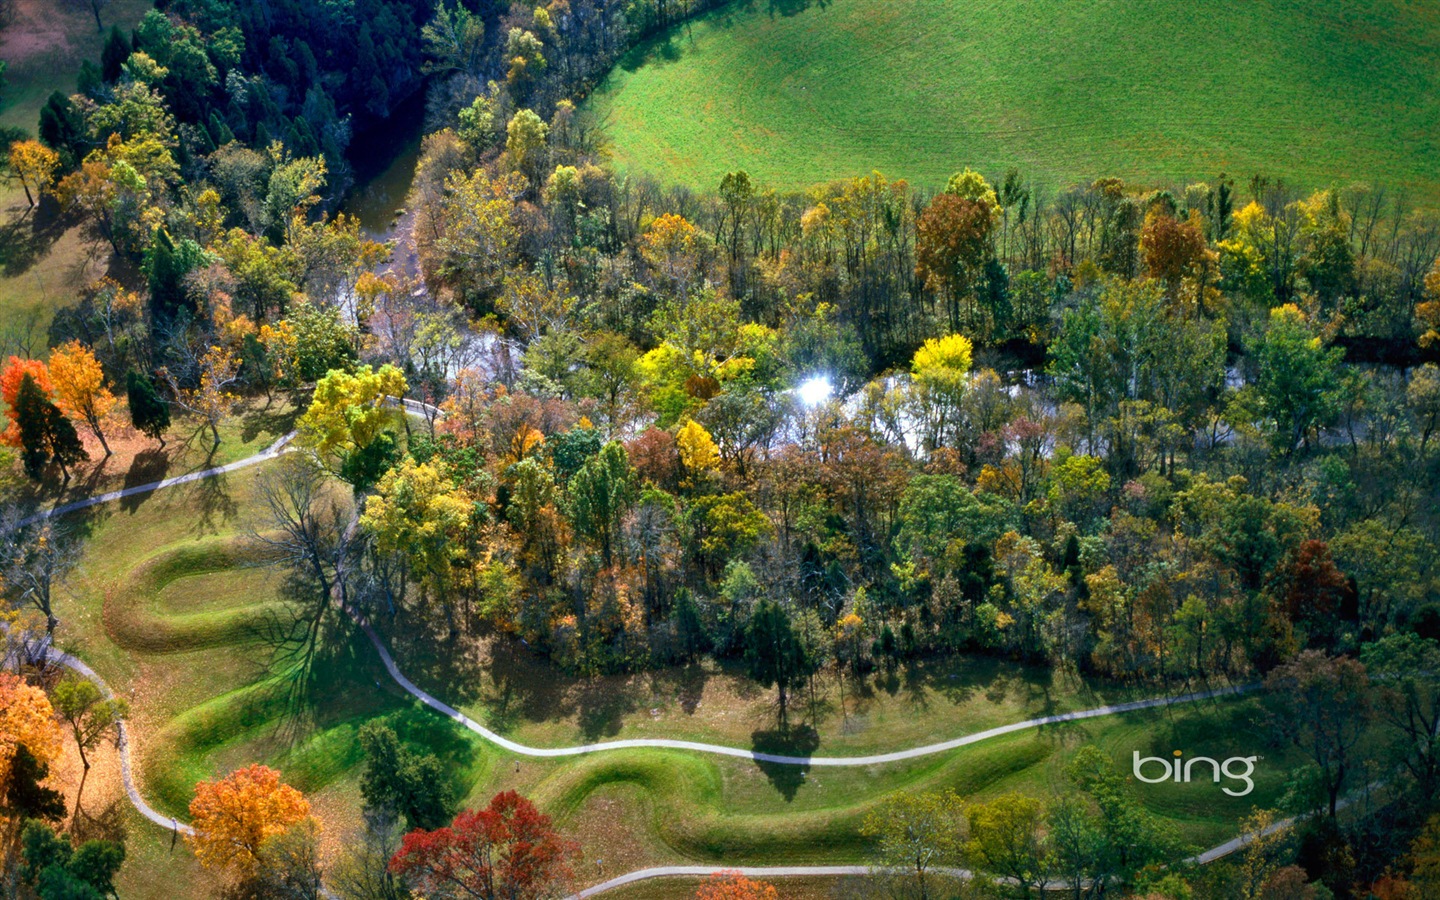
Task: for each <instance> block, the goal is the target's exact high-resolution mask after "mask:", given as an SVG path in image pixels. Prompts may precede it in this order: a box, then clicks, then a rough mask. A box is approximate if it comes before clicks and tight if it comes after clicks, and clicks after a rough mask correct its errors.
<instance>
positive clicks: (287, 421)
mask: <svg viewBox="0 0 1440 900" xmlns="http://www.w3.org/2000/svg"><path fill="white" fill-rule="evenodd" d="M299 416H300V409H299V407H295V406H284V407H279V408H276V407H274V406H271V405H269V404H266V405H265V406H263V407H261V408H259V409H253V410H250V411H248V412H246V413H245V414H244V415H243V416H241V417H240V439H241V440H243V441H244V442H245V443H247V444H248V443H250V442H251V441H253V440H255V438H256V437H258V436H259V435H262V434H265V435H269V436H270V437H271V438H272V439H276V440H278V439H279V438H280V436H281V435H283V434H288V433H289V432H290V431H292V430H293V429H294V428H295V420H296V419H298V418H299Z"/></svg>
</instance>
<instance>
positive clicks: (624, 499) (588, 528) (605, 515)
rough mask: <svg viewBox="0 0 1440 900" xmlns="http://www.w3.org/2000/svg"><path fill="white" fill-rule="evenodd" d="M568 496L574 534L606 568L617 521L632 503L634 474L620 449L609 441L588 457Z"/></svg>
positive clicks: (618, 521)
mask: <svg viewBox="0 0 1440 900" xmlns="http://www.w3.org/2000/svg"><path fill="white" fill-rule="evenodd" d="M569 492H570V518H571V521H572V522H573V523H574V525H575V530H576V531H577V532H579V533H580V534H581V535H582V536H584V537H586V538H588V539H589V540H591V541H592V542H593V543H595V544H596V545H598V546H599V548H600V556H601V559H602V560H603V561H604V564H605V566H606V568H609V567H610V565H611V564H612V563H613V562H614V558H613V557H614V547H615V542H616V539H617V538H618V536H619V533H620V522H621V519H622V517H623V516H624V515H625V512H626V510H628V509H629V508H630V505H631V504H632V503H633V502H634V501H635V470H634V469H632V468H630V460H629V458H628V457H627V456H626V454H625V447H624V445H623V444H620V443H619V442H616V441H611V442H610V443H608V444H606V445H605V446H604V447H602V448H601V449H600V452H599V453H597V454H595V455H594V456H592V457H590V459H589V460H587V461H586V462H585V464H584V465H582V466H581V467H580V471H578V472H576V473H575V475H574V477H572V478H571V479H570V483H569Z"/></svg>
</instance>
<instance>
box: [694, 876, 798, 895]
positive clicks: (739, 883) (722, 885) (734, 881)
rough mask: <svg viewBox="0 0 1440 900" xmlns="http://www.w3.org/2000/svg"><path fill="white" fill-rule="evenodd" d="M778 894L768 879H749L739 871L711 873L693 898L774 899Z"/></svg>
mask: <svg viewBox="0 0 1440 900" xmlns="http://www.w3.org/2000/svg"><path fill="white" fill-rule="evenodd" d="M779 896H780V894H779V892H778V891H776V890H775V885H773V884H771V883H770V882H768V881H751V880H750V879H749V878H746V877H745V876H744V875H741V874H740V873H739V872H719V873H716V874H714V875H711V876H710V877H709V878H708V879H707V880H706V881H705V883H704V884H702V885H700V889H699V890H697V891H696V892H695V900H776V898H778V897H779Z"/></svg>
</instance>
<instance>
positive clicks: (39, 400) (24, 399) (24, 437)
mask: <svg viewBox="0 0 1440 900" xmlns="http://www.w3.org/2000/svg"><path fill="white" fill-rule="evenodd" d="M15 424H16V426H17V427H18V428H19V429H20V459H21V462H23V463H24V465H25V474H27V475H29V476H30V477H31V478H33V479H35V480H37V481H38V480H39V479H40V478H41V477H42V476H43V475H44V474H45V466H47V465H48V464H50V463H51V462H54V463H58V464H59V466H60V471H61V472H63V473H64V475H65V480H66V481H69V480H70V467H71V466H73V465H74V464H75V463H77V462H80V461H81V460H83V459H88V458H89V457H90V454H88V453H86V452H85V445H84V444H83V443H81V441H80V435H79V434H78V433H77V432H76V431H75V426H74V425H73V424H71V422H70V420H69V419H67V418H65V414H64V413H62V412H61V411H60V407H58V406H56V405H55V404H54V403H52V402H50V400H49V399H48V398H47V397H46V396H45V392H44V391H42V390H41V389H40V385H39V384H37V383H36V382H35V379H34V378H32V377H31V376H29V375H26V376H25V378H24V380H22V381H21V382H20V390H19V391H18V392H17V393H16V395H15Z"/></svg>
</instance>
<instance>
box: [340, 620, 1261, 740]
mask: <svg viewBox="0 0 1440 900" xmlns="http://www.w3.org/2000/svg"><path fill="white" fill-rule="evenodd" d="M357 621H358V622H359V624H360V627H361V629H363V630H364V632H365V634H366V636H368V637H369V638H370V643H371V644H373V645H374V646H375V652H376V653H378V654H379V655H380V661H381V662H383V663H384V664H385V669H386V670H387V671H388V672H389V673H390V677H391V678H393V679H395V683H396V684H398V685H400V687H401V688H403V689H404V690H405V692H406V693H408V694H410V696H412V697H414V698H415V699H417V700H419V701H420V702H421V703H423V704H425V705H426V706H428V707H430V708H431V709H433V710H435V711H436V712H439V713H441V714H443V715H444V716H445V717H446V718H449V719H451V720H453V721H455V722H458V723H459V724H461V725H463V726H465V727H466V728H468V729H470V730H471V731H473V732H475V733H476V734H478V735H480V736H481V737H483V738H485V740H487V741H489V742H491V743H492V744H495V745H497V746H499V747H503V748H504V749H506V750H509V751H510V752H511V753H518V754H520V755H521V756H537V757H560V756H580V755H582V754H586V753H604V752H606V751H610V750H632V749H636V748H640V747H649V748H657V749H665V750H691V751H694V752H696V753H710V754H713V755H716V756H730V757H735V758H737V759H748V760H752V761H754V762H764V763H774V764H777V765H785V766H834V767H855V766H879V765H886V764H889V763H897V762H905V761H907V760H912V759H919V758H921V757H924V756H933V755H935V754H936V753H947V752H949V751H951V750H955V749H957V748H959V747H966V746H969V745H970V744H978V743H979V742H981V741H988V740H990V739H991V738H996V737H999V736H1001V735H1003V734H1011V733H1013V732H1016V731H1025V730H1027V729H1030V728H1039V727H1041V726H1044V725H1056V724H1059V723H1061V722H1076V721H1080V720H1082V719H1094V718H1097V717H1099V716H1113V715H1118V714H1120V713H1127V712H1134V711H1136V710H1141V709H1154V708H1156V707H1161V706H1174V705H1176V704H1180V703H1194V702H1196V701H1199V700H1210V699H1213V698H1216V697H1224V696H1229V695H1233V694H1243V693H1247V692H1249V691H1252V690H1255V689H1256V688H1257V687H1259V685H1258V684H1246V685H1238V686H1235V687H1225V688H1216V689H1214V690H1209V691H1196V692H1193V693H1189V694H1180V695H1178V696H1174V697H1153V698H1151V699H1148V700H1132V701H1130V702H1128V703H1115V704H1111V705H1108V706H1097V707H1095V708H1094V709H1082V710H1076V711H1074V712H1068V713H1055V714H1053V715H1049V716H1040V717H1038V718H1035V719H1026V720H1025V721H1023V722H1015V723H1012V724H1010V725H1001V726H999V727H996V728H989V729H986V730H985V731H977V732H975V733H974V734H967V735H964V736H963V737H958V738H952V739H951V740H948V741H940V742H938V743H934V744H925V745H924V746H920V747H911V748H909V749H908V750H895V751H892V752H890V753H876V754H873V755H870V756H785V755H783V754H777V753H760V752H757V751H755V750H747V749H745V748H743V747H727V746H725V745H723V744H706V743H702V742H699V741H680V740H671V739H668V738H632V739H630V740H622V741H602V742H600V743H596V744H577V745H575V746H571V747H531V746H529V745H527V744H521V743H519V742H517V741H512V740H510V739H509V738H507V737H505V736H504V735H502V734H497V733H496V732H494V731H491V730H490V729H488V728H486V727H485V726H484V725H481V724H480V723H479V722H476V721H475V720H474V719H472V718H470V717H469V716H467V715H465V714H464V713H462V712H460V711H459V710H457V709H455V707H453V706H450V705H449V704H447V703H445V702H443V701H441V700H437V699H436V698H435V697H433V696H431V695H430V694H428V693H426V692H425V691H424V690H422V689H421V688H419V687H416V685H415V683H414V682H413V681H411V680H410V679H409V678H406V677H405V673H403V672H401V671H400V667H399V666H398V665H396V663H395V659H394V657H392V656H391V655H390V651H389V650H388V649H386V647H385V644H384V643H383V642H382V641H381V640H380V636H379V635H378V634H376V633H375V629H373V628H371V627H370V624H369V623H368V622H365V621H362V620H359V619H357Z"/></svg>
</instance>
